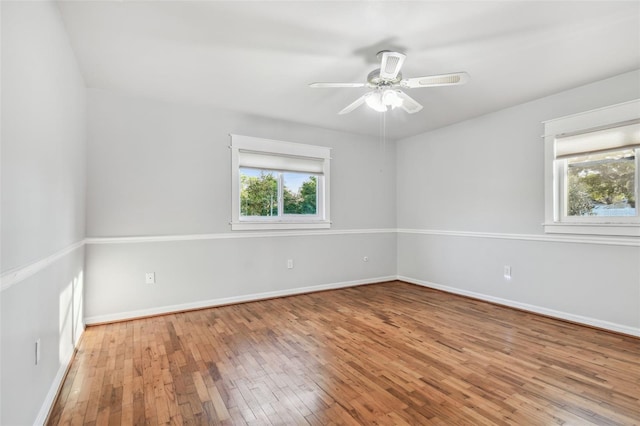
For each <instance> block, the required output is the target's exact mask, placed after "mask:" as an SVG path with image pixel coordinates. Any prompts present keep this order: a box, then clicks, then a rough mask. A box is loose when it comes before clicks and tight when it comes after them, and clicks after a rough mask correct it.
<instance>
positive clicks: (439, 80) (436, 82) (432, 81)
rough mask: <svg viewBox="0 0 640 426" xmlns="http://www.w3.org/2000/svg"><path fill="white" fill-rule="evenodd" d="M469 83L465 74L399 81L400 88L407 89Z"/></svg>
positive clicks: (455, 73)
mask: <svg viewBox="0 0 640 426" xmlns="http://www.w3.org/2000/svg"><path fill="white" fill-rule="evenodd" d="M467 81H469V74H467V73H466V72H454V73H451V74H440V75H428V76H425V77H413V78H405V79H403V80H402V81H400V86H401V87H405V88H407V89H414V88H416V87H438V86H455V85H459V84H464V83H466V82H467Z"/></svg>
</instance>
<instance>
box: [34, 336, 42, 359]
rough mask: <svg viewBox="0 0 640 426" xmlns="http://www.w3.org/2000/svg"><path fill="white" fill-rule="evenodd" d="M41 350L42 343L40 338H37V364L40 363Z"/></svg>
mask: <svg viewBox="0 0 640 426" xmlns="http://www.w3.org/2000/svg"><path fill="white" fill-rule="evenodd" d="M40 351H41V345H40V339H38V340H36V354H35V355H36V365H38V364H40Z"/></svg>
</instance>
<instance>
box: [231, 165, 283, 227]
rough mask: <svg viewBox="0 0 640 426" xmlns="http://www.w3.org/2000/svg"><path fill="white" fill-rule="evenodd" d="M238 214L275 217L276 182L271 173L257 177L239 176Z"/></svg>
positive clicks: (242, 174)
mask: <svg viewBox="0 0 640 426" xmlns="http://www.w3.org/2000/svg"><path fill="white" fill-rule="evenodd" d="M240 185H241V190H240V214H241V215H242V216H277V215H278V181H277V179H276V177H275V176H274V174H273V173H272V172H265V171H260V174H259V175H258V176H251V175H248V174H244V173H241V174H240Z"/></svg>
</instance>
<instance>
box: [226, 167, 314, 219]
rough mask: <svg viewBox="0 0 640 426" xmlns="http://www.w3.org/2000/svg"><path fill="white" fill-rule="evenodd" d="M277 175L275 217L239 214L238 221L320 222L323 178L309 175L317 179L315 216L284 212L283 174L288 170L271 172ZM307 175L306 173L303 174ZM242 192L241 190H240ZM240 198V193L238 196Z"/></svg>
mask: <svg viewBox="0 0 640 426" xmlns="http://www.w3.org/2000/svg"><path fill="white" fill-rule="evenodd" d="M242 167H243V168H249V167H246V166H242ZM251 168H252V169H256V170H268V169H264V168H255V167H251ZM272 171H273V172H275V173H277V177H276V180H277V182H278V188H277V195H276V196H277V212H278V214H277V215H274V216H243V215H242V212H240V217H239V220H240V221H241V222H247V221H252V222H253V221H258V222H278V221H294V222H295V221H309V220H321V219H322V215H321V212H322V211H323V209H324V205H323V202H322V200H323V197H322V196H321V194H323V193H324V176H323V175H322V174H319V173H309V174H312V175H314V176H316V177H317V180H316V213H315V214H291V213H285V212H284V186H285V185H284V173H285V172H288V171H290V170H272ZM238 173H240V167H238ZM305 173H307V172H305ZM240 191H242V188H240ZM238 195H239V196H240V192H239V194H238Z"/></svg>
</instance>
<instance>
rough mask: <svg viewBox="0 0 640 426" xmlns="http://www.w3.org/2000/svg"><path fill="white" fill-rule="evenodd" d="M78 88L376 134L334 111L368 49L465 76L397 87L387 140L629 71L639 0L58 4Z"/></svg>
mask: <svg viewBox="0 0 640 426" xmlns="http://www.w3.org/2000/svg"><path fill="white" fill-rule="evenodd" d="M59 5H60V9H61V12H62V16H63V19H64V22H65V25H66V27H67V30H68V32H69V36H70V38H71V44H72V46H73V48H74V50H75V52H76V55H77V57H78V60H79V63H80V66H81V69H82V72H83V74H84V76H85V80H86V83H87V86H88V87H92V88H102V89H109V90H116V91H120V92H126V93H131V94H134V95H137V96H144V97H151V98H157V99H165V100H172V101H181V102H182V101H184V102H195V103H199V104H201V103H205V104H209V105H214V106H217V107H223V108H228V109H231V110H236V111H241V112H246V113H249V114H256V115H260V116H266V117H271V118H275V119H281V120H286V121H293V122H298V123H304V124H309V125H314V126H320V127H324V128H330V129H338V130H343V131H348V132H354V133H362V134H370V135H378V134H379V131H380V125H381V124H380V123H381V120H380V118H381V114H380V113H376V112H374V111H372V110H370V109H368V108H366V107H361V108H359V109H357V110H355V111H354V112H352V113H351V114H347V115H338V114H337V112H338V111H339V110H341V109H342V108H343V107H345V106H346V105H348V104H349V103H351V102H352V101H353V100H355V99H356V98H357V97H359V96H360V95H361V94H362V93H364V92H365V91H366V90H367V89H365V88H362V89H360V88H356V89H353V88H351V89H311V88H309V87H308V86H307V85H308V83H311V82H315V81H340V82H364V80H365V79H366V76H367V74H368V73H369V71H371V70H373V69H374V68H376V64H377V59H376V58H375V54H376V52H378V51H379V50H383V49H390V50H400V51H402V52H405V53H406V54H407V59H406V61H405V64H404V67H403V70H402V73H403V75H404V76H405V77H415V76H423V75H430V74H441V73H448V72H457V71H467V72H468V73H469V74H470V76H471V81H470V82H469V83H467V84H466V85H464V86H455V87H439V88H429V89H427V88H420V89H411V90H408V93H409V94H410V95H411V96H412V97H414V98H415V99H416V100H418V101H419V102H420V103H422V104H423V105H424V109H423V110H422V111H420V112H418V113H417V114H412V115H409V114H407V113H405V112H404V111H401V110H394V111H390V112H388V113H386V134H387V137H388V138H391V139H398V138H403V137H406V136H411V135H415V134H418V133H422V132H425V131H427V130H430V129H434V128H437V127H441V126H444V125H447V124H451V123H454V122H457V121H462V120H465V119H468V118H471V117H474V116H478V115H481V114H485V113H487V112H490V111H495V110H498V109H502V108H505V107H508V106H510V105H514V104H518V103H522V102H525V101H528V100H532V99H536V98H539V97H542V96H546V95H549V94H552V93H555V92H558V91H561V90H565V89H569V88H572V87H576V86H579V85H582V84H585V83H589V82H592V81H595V80H599V79H602V78H606V77H610V76H614V75H617V74H620V73H623V72H626V71H630V70H633V69H638V68H640V2H638V1H623V2H614V1H569V2H559V1H554V2H537V1H497V2H491V1H470V2H458V1H446V2H444V1H443V2H433V1H423V2H418V1H413V2H400V1H379V2H375V1H295V2H294V1H289V2H276V1H261V2H246V1H209V2H206V1H194V2H186V1H128V0H125V1H113V2H102V1H69V2H67V1H60V2H59Z"/></svg>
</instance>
